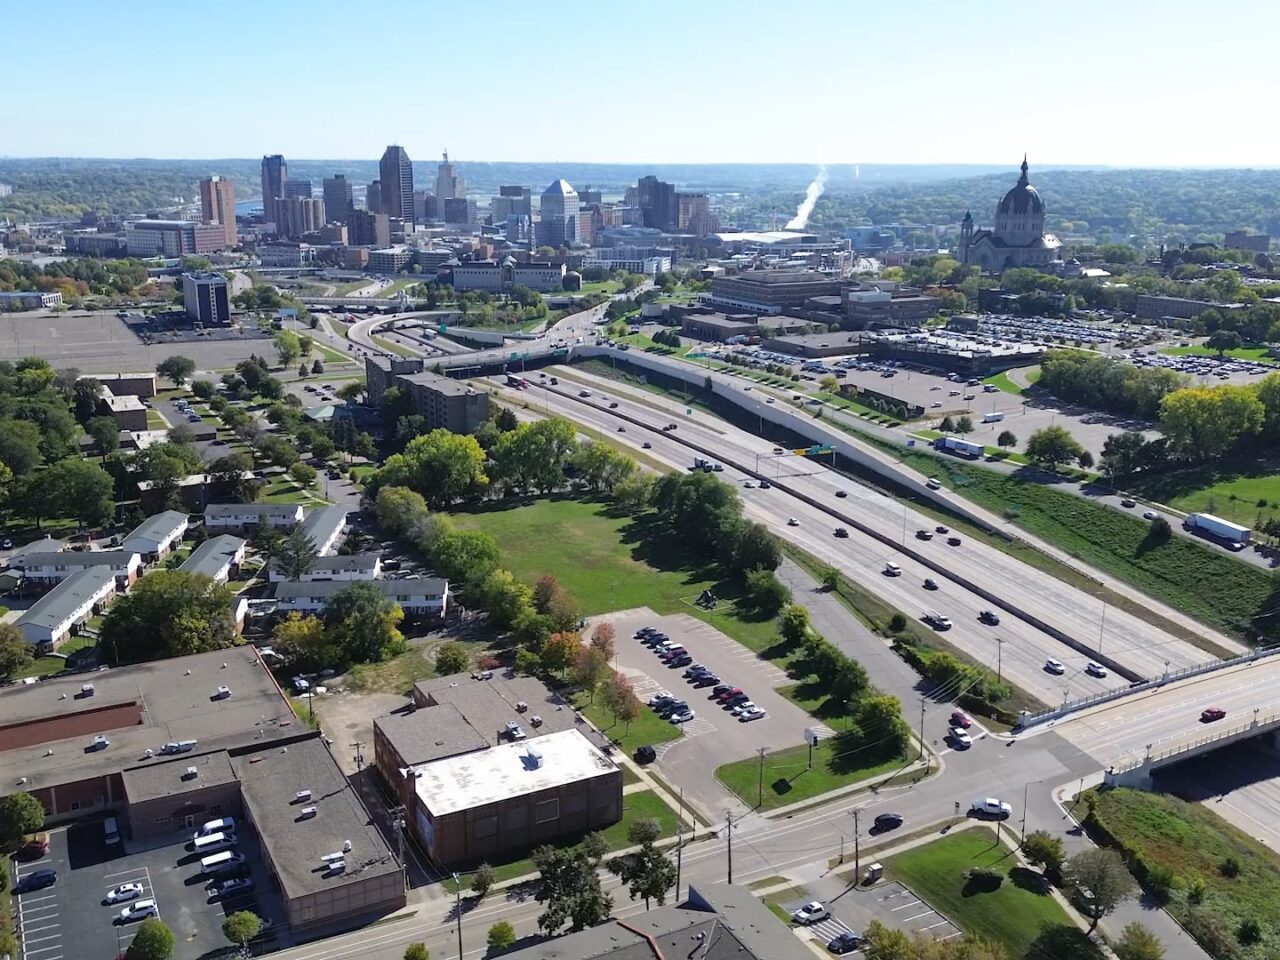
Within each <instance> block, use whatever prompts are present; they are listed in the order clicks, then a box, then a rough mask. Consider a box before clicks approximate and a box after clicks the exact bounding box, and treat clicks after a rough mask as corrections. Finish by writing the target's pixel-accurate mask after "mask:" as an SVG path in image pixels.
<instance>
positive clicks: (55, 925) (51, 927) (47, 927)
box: [22, 917, 62, 933]
mask: <svg viewBox="0 0 1280 960" xmlns="http://www.w3.org/2000/svg"><path fill="white" fill-rule="evenodd" d="M44 919H49V918H47V917H46V918H44ZM36 922H37V923H41V922H42V921H41V920H37V921H36ZM60 926H62V924H60V923H46V924H45V925H44V926H43V927H29V926H27V925H26V924H25V923H24V924H23V925H22V930H23V932H24V933H39V932H40V931H41V930H57V929H58V928H59V927H60Z"/></svg>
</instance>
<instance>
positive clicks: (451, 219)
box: [441, 197, 476, 224]
mask: <svg viewBox="0 0 1280 960" xmlns="http://www.w3.org/2000/svg"><path fill="white" fill-rule="evenodd" d="M443 206H444V209H443V210H442V211H441V212H442V213H443V215H444V222H445V223H458V224H472V223H475V222H476V202H475V201H474V200H468V199H467V198H466V197H450V198H449V199H448V200H446V201H444V204H443Z"/></svg>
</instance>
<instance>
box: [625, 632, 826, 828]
mask: <svg viewBox="0 0 1280 960" xmlns="http://www.w3.org/2000/svg"><path fill="white" fill-rule="evenodd" d="M602 619H608V620H610V621H611V622H612V623H613V625H614V629H615V630H616V631H617V639H616V640H615V644H616V648H617V663H618V667H619V669H620V670H621V672H622V673H624V674H625V675H626V676H627V678H628V679H629V680H630V681H631V683H632V686H633V687H634V688H635V692H636V696H638V697H639V698H640V702H641V703H644V702H645V701H647V700H648V699H649V698H650V697H651V696H653V695H654V694H656V693H657V692H659V691H660V690H668V691H670V692H671V693H672V694H673V695H674V696H676V697H678V698H680V699H682V700H685V701H687V702H688V704H689V708H690V709H691V710H692V711H693V712H694V718H693V719H692V720H689V721H687V722H686V723H683V724H681V729H682V731H683V733H684V736H683V737H681V738H680V739H678V740H671V741H668V742H667V743H664V744H660V745H658V747H657V752H658V761H657V767H658V770H659V771H660V772H661V774H662V775H663V776H664V777H666V778H668V779H669V781H670V782H671V783H672V784H673V785H674V786H675V787H676V788H684V790H685V798H686V799H687V800H690V801H692V802H693V803H695V804H696V805H698V806H700V807H702V808H703V809H704V811H705V812H706V813H708V814H709V815H710V814H713V813H714V815H715V816H717V817H718V816H720V815H721V814H722V813H723V811H724V810H725V809H726V807H729V808H732V809H738V810H741V809H745V808H744V807H742V804H741V802H740V801H739V800H738V798H737V797H735V796H734V795H733V794H731V793H730V792H729V791H728V790H726V789H725V788H724V787H723V786H721V784H720V782H719V781H718V780H716V778H715V771H716V768H717V767H719V766H721V765H722V764H725V763H728V762H730V761H733V760H738V759H741V758H743V757H749V756H752V755H753V754H755V753H756V751H757V750H758V749H759V748H760V747H765V748H766V749H769V750H778V749H782V748H784V747H794V746H796V745H797V744H801V743H804V730H805V727H812V726H818V724H817V723H816V721H814V719H813V718H812V717H810V716H809V715H808V714H807V713H805V712H804V711H803V710H801V709H800V708H799V707H798V706H796V705H795V704H794V703H792V702H791V701H790V700H788V699H786V697H784V696H782V695H781V694H780V693H778V692H777V691H776V690H775V689H774V688H775V687H778V686H782V685H785V684H787V683H789V682H790V680H789V678H788V677H787V675H786V674H785V673H783V672H782V671H781V670H780V669H778V668H777V667H776V666H774V665H773V664H771V663H769V662H767V661H765V660H761V659H760V658H759V657H757V656H756V654H754V653H753V652H752V651H750V650H748V649H747V648H746V647H744V646H742V645H741V644H739V643H738V642H737V641H735V640H733V639H732V638H730V637H728V636H725V635H724V634H723V633H721V632H720V631H719V630H716V629H714V628H713V627H711V626H710V625H708V624H706V623H703V622H702V621H701V620H696V619H694V618H693V617H689V616H685V615H679V614H677V615H671V616H664V617H660V616H657V615H655V614H653V613H651V612H649V611H647V610H636V611H628V612H626V613H623V614H618V615H613V616H609V617H607V618H602ZM643 626H654V627H657V628H658V629H659V630H661V631H662V632H663V633H665V634H667V635H668V636H669V637H670V638H671V639H672V640H674V641H676V642H678V643H681V644H683V645H684V646H685V647H687V648H688V651H689V653H690V655H691V656H692V657H693V660H694V662H695V663H700V664H703V665H704V666H706V667H709V668H710V669H711V670H712V671H714V673H715V675H716V676H718V677H719V678H720V680H721V682H722V683H726V684H731V685H733V686H736V687H741V688H742V690H743V691H744V692H745V693H746V694H748V695H749V696H750V698H751V700H752V702H754V703H755V704H756V705H757V706H759V707H761V708H763V709H764V710H765V712H766V714H767V716H765V717H763V718H761V719H759V720H754V721H752V722H750V723H740V722H739V721H738V719H737V718H736V717H734V716H733V715H732V714H731V713H730V712H729V711H728V710H727V709H725V708H724V707H722V706H720V705H719V704H718V703H715V702H713V701H712V700H711V699H710V695H711V691H712V689H713V688H712V687H697V688H695V687H694V686H693V685H692V684H691V683H689V682H688V680H687V679H686V678H685V677H684V671H685V668H683V667H680V668H675V667H668V666H667V665H666V664H664V663H663V662H662V661H661V660H659V659H658V655H657V654H656V653H655V652H654V651H653V650H651V649H650V648H649V647H647V646H645V645H644V644H642V643H641V642H640V641H639V640H637V639H635V632H636V631H637V630H638V629H640V627H643ZM644 709H646V710H647V709H649V708H648V707H645V708H644Z"/></svg>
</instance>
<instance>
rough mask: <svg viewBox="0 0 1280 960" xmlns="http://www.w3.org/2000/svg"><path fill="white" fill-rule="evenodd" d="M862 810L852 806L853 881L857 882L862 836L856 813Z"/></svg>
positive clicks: (860, 866)
mask: <svg viewBox="0 0 1280 960" xmlns="http://www.w3.org/2000/svg"><path fill="white" fill-rule="evenodd" d="M861 813H862V811H861V810H859V809H858V808H857V807H854V808H853V882H854V883H857V882H858V877H859V875H860V874H861V873H862V844H861V841H862V838H861V836H859V835H860V834H861V833H862V830H861V828H860V826H859V824H858V815H859V814H861Z"/></svg>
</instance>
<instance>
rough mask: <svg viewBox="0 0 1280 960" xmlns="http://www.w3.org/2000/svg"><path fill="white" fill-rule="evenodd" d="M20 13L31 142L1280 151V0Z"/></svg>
mask: <svg viewBox="0 0 1280 960" xmlns="http://www.w3.org/2000/svg"><path fill="white" fill-rule="evenodd" d="M4 20H5V32H6V35H7V37H8V42H7V43H6V44H5V76H6V78H7V82H6V87H7V89H6V90H5V93H4V94H3V96H0V154H3V155H9V156H47V155H62V156H107V157H136V156H148V157H198V158H206V157H209V158H212V157H252V156H258V155H261V154H263V153H277V152H278V153H283V154H285V155H286V156H288V157H298V158H302V157H312V158H349V157H377V156H378V155H380V154H381V152H382V148H383V147H384V145H386V144H387V143H391V142H398V143H401V144H403V145H404V146H405V147H406V148H407V149H408V151H409V153H410V155H411V156H413V157H414V158H416V159H427V158H431V157H434V156H436V155H437V154H439V152H440V151H441V150H442V149H444V148H445V147H448V149H449V150H450V152H451V153H452V154H453V156H454V157H455V158H457V159H460V160H529V161H557V160H578V161H597V162H609V161H618V162H653V163H663V162H689V163H700V162H728V161H740V162H833V163H931V162H953V163H954V162H974V163H993V162H994V163H1004V162H1009V161H1011V160H1021V157H1022V153H1023V151H1024V150H1025V151H1027V152H1028V153H1029V154H1030V156H1031V159H1032V162H1033V164H1036V165H1038V166H1040V167H1041V168H1043V167H1044V166H1046V165H1049V164H1053V163H1064V164H1065V163H1082V164H1086V163H1096V164H1112V165H1160V166H1183V165H1187V166H1191V165H1216V166H1275V165H1277V164H1278V163H1280V149H1277V148H1278V147H1280V135H1278V134H1276V133H1275V125H1274V124H1273V123H1271V121H1270V120H1269V118H1268V114H1269V112H1270V111H1269V108H1268V107H1267V103H1266V100H1265V97H1264V96H1263V94H1264V92H1265V91H1267V90H1271V89H1272V84H1273V83H1274V81H1275V76H1274V73H1272V72H1271V70H1270V65H1271V64H1272V62H1273V61H1272V52H1273V51H1272V49H1271V45H1272V44H1273V43H1274V37H1275V36H1276V30H1277V28H1278V27H1280V3H1278V2H1277V0H1236V2H1233V3H1231V4H1230V5H1228V7H1225V8H1223V9H1221V10H1216V9H1209V8H1206V7H1205V6H1204V5H1203V3H1200V2H1195V3H1193V2H1188V0H1165V2H1162V3H1160V4H1158V5H1151V4H1147V3H1140V2H1137V0H1118V2H1117V0H1108V2H1101V0H1075V2H1072V3H1069V4H1049V3H1047V2H1037V0H1021V2H1005V0H907V2H903V3H883V2H876V3H864V2H861V0H843V2H841V0H809V2H806V0H786V2H780V0H770V2H759V0H683V2H667V0H645V2H643V3H631V2H623V0H593V2H577V0H566V2H553V0H543V2H516V0H485V2H480V3H461V2H456V0H454V2H451V3H447V4H446V3H443V2H427V0H418V2H411V0H376V2H374V3H368V4H353V3H346V2H344V3H338V2H331V0H254V2H245V0H225V2H221V0H220V2H217V3H208V2H206V3H195V2H189V0H180V2H178V3H154V2H147V3H143V2H140V0H120V2H113V3H104V2H103V0H44V2H26V3H16V2H15V3H11V4H8V5H7V9H6V11H5V18H4ZM1269 74H1270V75H1269ZM15 80H17V82H16V83H15V82H14V81H15Z"/></svg>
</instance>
